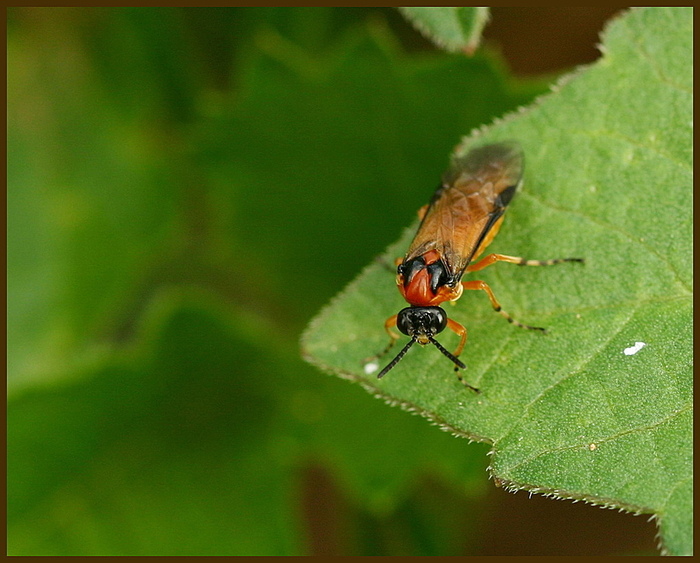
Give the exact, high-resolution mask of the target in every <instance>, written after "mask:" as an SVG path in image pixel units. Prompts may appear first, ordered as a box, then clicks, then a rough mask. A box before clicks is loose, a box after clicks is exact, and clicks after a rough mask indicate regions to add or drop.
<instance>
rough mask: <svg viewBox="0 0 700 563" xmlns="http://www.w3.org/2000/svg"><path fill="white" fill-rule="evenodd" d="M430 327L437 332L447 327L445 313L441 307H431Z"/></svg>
mask: <svg viewBox="0 0 700 563" xmlns="http://www.w3.org/2000/svg"><path fill="white" fill-rule="evenodd" d="M430 327H431V328H433V329H434V330H435V332H434V334H438V333H440V332H442V331H443V330H445V327H447V313H445V310H444V309H442V308H441V307H433V308H431V311H430Z"/></svg>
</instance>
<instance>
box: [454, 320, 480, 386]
mask: <svg viewBox="0 0 700 563" xmlns="http://www.w3.org/2000/svg"><path fill="white" fill-rule="evenodd" d="M447 328H449V329H450V330H451V331H452V332H454V333H455V334H457V335H458V336H459V337H460V340H459V346H457V349H456V350H455V351H454V354H453V356H455V358H459V355H460V354H461V353H462V350H463V349H464V344H465V343H466V342H467V329H466V328H465V327H464V326H463V325H461V324H459V323H458V322H456V321H453V320H452V319H447ZM455 373H456V374H457V379H459V382H460V383H461V384H462V385H464V386H465V387H469V389H471V390H472V391H476V392H477V393H481V391H479V390H478V389H477V388H476V387H473V386H471V385H469V383H467V382H466V381H464V378H463V377H462V374H461V373H460V371H459V368H458V367H457V365H456V364H455Z"/></svg>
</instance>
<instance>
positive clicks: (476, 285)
mask: <svg viewBox="0 0 700 563" xmlns="http://www.w3.org/2000/svg"><path fill="white" fill-rule="evenodd" d="M487 258H488V257H487ZM477 264H478V262H477ZM462 286H463V287H464V289H480V290H482V291H485V292H486V295H488V297H489V300H490V301H491V305H492V306H493V310H494V311H496V312H497V313H499V314H500V315H501V316H502V317H505V319H506V320H507V321H508V322H509V323H513V324H514V325H516V326H519V327H521V328H527V329H529V330H540V331H542V332H546V329H544V328H542V327H539V326H530V325H526V324H523V323H521V322H518V321H516V320H515V319H514V318H513V317H511V316H510V315H509V314H508V313H506V312H505V311H504V310H503V309H502V308H501V304H500V303H499V302H498V299H496V296H495V295H494V294H493V291H492V290H491V288H490V287H489V285H488V284H487V283H486V282H484V281H481V280H474V281H469V282H462Z"/></svg>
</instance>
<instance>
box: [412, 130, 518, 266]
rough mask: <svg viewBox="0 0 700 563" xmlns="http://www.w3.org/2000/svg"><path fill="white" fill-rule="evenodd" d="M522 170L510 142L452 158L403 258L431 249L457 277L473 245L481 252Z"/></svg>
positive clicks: (418, 254) (467, 262) (513, 191)
mask: <svg viewBox="0 0 700 563" xmlns="http://www.w3.org/2000/svg"><path fill="white" fill-rule="evenodd" d="M522 173H523V154H522V151H521V149H520V147H519V145H517V144H516V143H501V144H495V145H486V146H483V147H479V148H476V149H473V150H471V151H470V152H469V153H467V154H466V155H465V156H463V157H458V158H455V159H454V160H453V162H452V166H451V168H450V169H449V170H448V171H447V172H446V173H445V175H444V176H443V181H442V185H441V186H440V187H439V188H438V189H437V190H436V192H435V194H434V195H433V198H432V200H431V202H430V205H429V207H428V209H427V211H426V213H425V216H424V217H423V220H422V222H421V224H420V226H419V228H418V232H417V233H416V236H415V238H414V239H413V242H412V243H411V245H410V247H409V249H408V252H407V254H406V257H405V258H404V262H407V261H408V260H411V259H412V258H415V257H418V256H422V255H423V254H425V253H426V252H428V251H430V250H436V251H438V252H439V253H440V255H441V256H442V259H443V261H444V262H445V264H446V266H447V268H448V270H449V274H450V276H451V277H453V279H459V278H461V276H462V274H463V273H464V270H465V269H466V267H467V266H468V265H469V263H470V262H471V261H472V260H473V259H474V258H476V256H475V254H476V252H477V250H478V251H479V252H481V251H483V249H484V248H485V247H486V246H487V245H488V243H489V242H490V239H491V238H493V235H495V234H496V233H495V230H497V228H498V227H499V226H500V222H499V219H500V218H501V216H502V215H503V212H504V211H505V209H506V206H507V205H508V203H509V202H510V200H511V199H512V198H513V195H515V192H516V190H517V188H518V186H519V185H520V182H521V179H522ZM494 227H495V229H494ZM484 243H485V244H484Z"/></svg>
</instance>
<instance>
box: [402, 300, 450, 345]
mask: <svg viewBox="0 0 700 563" xmlns="http://www.w3.org/2000/svg"><path fill="white" fill-rule="evenodd" d="M446 326H447V313H445V310H444V309H443V308H442V307H406V308H405V309H401V311H399V314H398V315H397V316H396V327H397V328H398V329H399V330H400V331H401V332H402V333H403V334H405V335H406V336H411V337H414V338H415V339H416V340H418V342H420V343H421V344H426V343H427V342H428V337H430V336H435V335H436V334H439V333H441V332H442V331H443V330H445V327H446Z"/></svg>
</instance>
